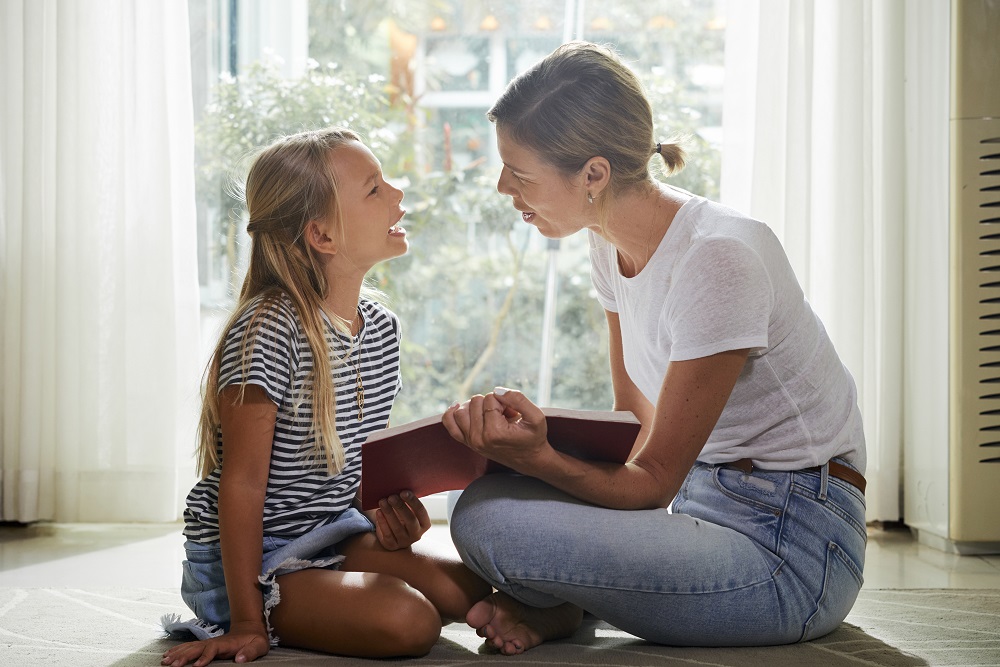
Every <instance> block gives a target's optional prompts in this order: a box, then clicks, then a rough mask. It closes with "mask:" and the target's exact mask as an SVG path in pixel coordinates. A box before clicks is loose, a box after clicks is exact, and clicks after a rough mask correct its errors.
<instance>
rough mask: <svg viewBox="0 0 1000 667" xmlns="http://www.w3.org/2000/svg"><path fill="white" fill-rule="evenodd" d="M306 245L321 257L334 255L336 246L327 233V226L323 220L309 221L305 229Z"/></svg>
mask: <svg viewBox="0 0 1000 667" xmlns="http://www.w3.org/2000/svg"><path fill="white" fill-rule="evenodd" d="M304 234H305V239H306V243H308V244H309V246H310V247H311V248H312V249H313V250H315V251H316V252H318V253H320V254H321V255H336V254H337V244H336V243H335V242H334V241H333V239H332V238H331V237H330V234H329V233H328V225H327V224H326V221H325V220H322V219H317V220H310V221H309V222H307V223H306V228H305V232H304Z"/></svg>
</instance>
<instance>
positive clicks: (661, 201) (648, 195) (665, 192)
mask: <svg viewBox="0 0 1000 667" xmlns="http://www.w3.org/2000/svg"><path fill="white" fill-rule="evenodd" d="M689 198H690V197H688V196H687V195H685V194H683V193H682V192H679V191H676V190H674V189H672V188H669V187H667V186H665V185H662V184H660V183H657V182H655V181H654V182H649V183H646V184H643V185H642V186H640V187H638V188H635V189H634V190H633V191H631V192H629V193H627V194H625V195H623V196H622V197H621V199H620V200H618V201H617V202H616V203H615V204H614V207H613V209H612V210H611V212H610V215H609V216H608V220H607V222H606V223H605V227H604V230H603V232H601V231H598V234H601V236H603V237H604V238H605V239H606V240H607V241H608V242H609V243H611V244H612V245H613V246H615V248H616V249H617V250H618V269H619V270H620V271H621V273H622V275H623V276H625V277H626V278H632V277H634V276H636V275H638V274H639V273H640V272H641V271H642V270H643V268H645V266H646V264H648V263H649V260H650V258H651V257H652V256H653V253H654V252H656V249H657V248H658V247H659V246H660V242H661V241H662V240H663V236H664V235H665V234H666V233H667V229H668V228H669V227H670V223H671V222H673V219H674V215H676V214H677V211H678V210H680V207H681V206H683V205H684V202H686V201H687V200H688V199H689Z"/></svg>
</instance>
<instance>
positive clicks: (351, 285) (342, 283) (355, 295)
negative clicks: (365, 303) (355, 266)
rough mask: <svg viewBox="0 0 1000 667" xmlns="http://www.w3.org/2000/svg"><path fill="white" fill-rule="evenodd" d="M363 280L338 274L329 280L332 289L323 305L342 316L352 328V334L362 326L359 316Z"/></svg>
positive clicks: (329, 312) (332, 312)
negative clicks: (351, 278)
mask: <svg viewBox="0 0 1000 667" xmlns="http://www.w3.org/2000/svg"><path fill="white" fill-rule="evenodd" d="M362 280H363V276H362V279H358V280H356V281H354V280H350V279H348V278H346V277H345V276H337V278H336V280H329V277H328V282H327V284H328V285H330V291H329V292H328V293H327V295H326V298H324V299H323V307H324V308H325V309H326V311H327V313H328V314H330V315H333V316H335V317H338V318H340V320H342V321H343V322H346V323H347V324H348V326H350V328H351V335H352V336H353V335H356V334H357V333H358V330H359V329H360V327H361V318H360V317H359V316H358V304H359V303H360V299H361V283H362Z"/></svg>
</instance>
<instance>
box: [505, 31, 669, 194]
mask: <svg viewBox="0 0 1000 667" xmlns="http://www.w3.org/2000/svg"><path fill="white" fill-rule="evenodd" d="M486 115H487V117H488V118H489V119H490V120H491V121H492V122H493V123H496V126H497V128H498V129H501V130H503V131H504V132H505V133H506V135H507V136H509V137H510V138H511V139H513V140H514V141H516V142H517V143H518V144H521V145H523V146H526V147H528V148H530V149H532V150H534V151H535V152H536V153H537V154H538V156H539V157H540V158H541V159H542V160H544V161H545V162H547V163H548V164H551V165H552V166H553V167H555V168H556V169H558V170H559V171H560V172H561V173H563V174H564V175H567V176H568V175H571V174H575V173H577V172H579V171H580V170H581V169H582V168H583V167H584V165H585V164H586V163H587V160H589V159H590V158H592V157H596V156H601V157H604V158H606V159H607V160H608V162H609V163H610V164H611V183H610V190H611V194H612V195H614V194H615V193H618V192H623V191H625V190H627V189H629V188H631V187H633V186H635V185H637V184H639V183H642V182H645V181H648V180H650V174H649V159H650V158H651V157H652V156H653V154H654V153H659V154H660V155H661V156H662V157H663V161H664V163H665V167H666V171H667V174H672V173H675V172H677V171H680V170H681V169H682V168H683V167H684V150H683V149H682V148H681V147H680V145H679V144H677V143H657V142H656V141H655V140H654V138H653V112H652V109H651V108H650V105H649V100H648V99H646V94H645V92H644V91H643V88H642V84H641V83H640V82H639V79H638V78H637V77H636V76H635V74H634V73H633V72H632V70H630V69H629V68H628V67H627V66H626V65H625V63H624V62H622V60H621V58H619V56H618V55H617V54H616V53H615V52H614V51H612V50H611V49H610V48H608V47H605V46H600V45H597V44H591V43H589V42H569V43H567V44H563V45H562V46H560V47H559V48H557V49H556V50H555V51H553V52H552V53H550V54H549V55H548V56H546V57H545V58H544V59H542V60H541V61H540V62H538V63H536V64H535V65H534V66H532V67H531V68H530V69H528V70H527V71H526V72H524V73H523V74H521V75H520V76H518V77H517V78H515V79H514V80H513V81H511V82H510V84H509V85H508V86H507V89H506V90H504V92H503V94H502V95H501V96H500V98H499V99H498V100H497V101H496V103H494V105H493V108H491V109H490V110H489V112H487V114H486Z"/></svg>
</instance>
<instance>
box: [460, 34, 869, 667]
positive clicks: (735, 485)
mask: <svg viewBox="0 0 1000 667" xmlns="http://www.w3.org/2000/svg"><path fill="white" fill-rule="evenodd" d="M489 118H490V119H491V120H492V121H493V122H494V123H495V125H496V132H497V142H498V150H499V153H500V156H501V158H502V160H503V164H504V166H503V171H502V173H501V176H500V180H499V183H498V185H497V189H498V190H499V191H500V192H501V193H502V194H505V195H509V196H510V197H511V198H512V200H513V205H514V207H515V208H516V209H518V210H519V211H521V214H522V217H523V219H524V221H525V222H527V223H528V224H531V225H534V226H535V227H537V228H538V230H539V231H540V232H541V233H542V234H543V235H545V236H547V237H550V238H561V237H565V236H568V235H570V234H573V233H575V232H578V231H580V230H583V229H586V230H587V233H588V235H589V237H590V246H591V262H592V275H593V281H594V285H595V287H596V290H597V294H598V299H599V300H600V302H601V304H602V305H603V306H604V308H605V309H606V313H607V322H608V330H609V334H610V348H611V350H610V357H611V374H612V380H613V385H614V396H615V408H616V409H618V410H630V411H632V412H633V413H634V414H635V415H636V417H638V419H639V421H640V422H641V423H642V430H641V432H640V434H639V437H638V439H637V440H636V443H635V445H634V448H633V450H632V456H631V459H630V460H629V462H628V463H627V464H625V465H623V466H612V465H607V464H601V463H593V462H585V461H581V460H578V459H574V458H572V457H569V456H566V455H563V454H561V453H559V452H557V451H555V450H554V449H553V448H552V447H551V446H550V445H549V444H548V442H547V441H546V438H545V434H546V430H545V420H544V417H542V415H541V413H540V411H539V410H538V408H537V407H536V406H534V405H533V404H532V403H531V402H530V401H529V400H528V399H527V398H525V397H524V396H523V395H522V394H520V393H519V392H516V391H511V390H504V389H501V388H498V389H497V390H495V391H494V392H493V393H491V394H488V395H486V396H474V397H473V398H472V399H471V400H469V401H467V402H466V403H465V404H463V405H458V404H456V405H454V406H452V408H450V409H449V410H448V411H447V413H446V414H445V418H444V422H445V425H446V427H447V428H448V430H449V432H450V433H451V434H452V436H454V437H455V438H456V439H459V440H461V441H463V442H465V443H466V444H467V445H468V446H469V447H471V448H473V449H475V450H477V451H479V452H481V453H483V454H485V455H486V456H488V457H490V458H492V459H494V460H497V461H499V462H500V463H503V464H505V465H507V466H508V467H510V468H511V469H513V470H514V471H516V472H517V473H521V474H520V475H490V476H487V477H484V478H482V479H480V480H477V482H476V483H475V484H473V485H471V486H470V487H469V488H468V489H467V490H466V491H465V493H464V494H463V495H462V497H461V498H460V500H459V502H458V504H457V506H456V507H455V510H454V514H453V516H452V536H453V538H454V540H455V542H456V545H457V546H458V549H459V552H460V554H461V555H462V558H463V560H464V561H465V563H466V564H467V565H468V566H469V567H470V568H471V569H472V570H473V571H475V572H476V573H478V574H479V575H480V576H482V577H483V578H485V579H486V580H487V581H489V582H491V583H492V584H493V586H494V587H495V588H496V589H497V592H496V593H494V594H493V595H491V596H489V597H487V598H486V599H484V600H483V601H481V602H479V603H477V604H476V605H474V606H473V607H472V609H471V610H470V611H469V613H468V615H467V616H466V620H467V622H468V623H469V624H470V625H472V626H473V627H476V628H477V629H478V632H479V634H480V635H481V636H483V637H485V638H486V640H487V642H488V643H490V644H492V645H493V646H495V647H496V648H498V649H500V650H501V651H502V652H503V653H505V654H514V653H520V652H522V651H524V650H527V649H529V648H531V647H532V646H535V645H537V644H539V643H541V642H543V641H546V640H549V639H555V638H559V637H565V636H568V635H570V634H572V633H573V632H574V631H575V629H576V628H577V627H578V625H579V623H580V620H581V617H582V612H583V611H587V612H590V613H592V614H593V615H595V616H597V617H598V618H600V619H603V620H605V621H607V622H609V623H611V624H613V625H615V626H617V627H619V628H621V629H623V630H625V631H627V632H630V633H632V634H635V635H637V636H639V637H642V638H644V639H647V640H649V641H653V642H657V643H663V644H671V645H697V646H749V645H768V644H783V643H792V642H798V641H804V640H809V639H813V638H816V637H819V636H822V635H824V634H826V633H828V632H830V631H831V630H833V629H834V628H836V627H837V625H838V624H839V623H840V622H841V621H842V620H843V619H844V617H845V616H846V615H847V613H848V612H849V611H850V608H851V606H852V605H853V603H854V600H855V598H856V597H857V594H858V591H859V590H860V587H861V583H862V568H863V564H864V549H865V542H866V533H865V503H864V484H865V482H864V477H863V476H862V474H863V472H864V469H865V443H864V435H863V432H862V424H861V416H860V413H859V410H858V405H857V390H856V388H855V384H854V381H853V379H852V378H851V376H850V374H849V372H848V371H847V370H846V369H845V368H844V366H843V364H842V363H841V361H840V359H839V358H838V356H837V353H836V351H835V350H834V347H833V345H832V343H831V342H830V339H829V337H828V336H827V334H826V331H825V330H824V328H823V325H822V323H821V322H820V321H819V319H818V318H817V316H816V315H815V313H813V311H812V310H811V309H810V307H809V304H808V303H807V302H806V300H805V298H804V296H803V293H802V290H801V288H800V287H799V285H798V283H797V281H796V278H795V275H794V273H793V271H792V269H791V266H790V265H789V263H788V260H787V258H786V256H785V254H784V251H783V250H782V248H781V245H780V243H779V242H778V240H777V239H776V238H775V236H774V235H773V234H772V233H771V231H770V230H769V229H768V228H767V227H766V226H765V225H764V224H761V223H760V222H757V221H754V220H752V219H749V218H747V217H746V216H744V215H741V214H740V213H738V212H736V211H734V210H731V209H729V208H726V207H724V206H721V205H719V204H717V203H714V202H711V201H707V200H705V199H703V198H701V197H698V196H696V195H693V194H691V193H689V192H685V191H683V190H680V189H677V188H674V187H671V186H669V185H666V184H664V183H660V182H657V181H655V180H654V179H653V178H652V177H651V176H650V174H649V170H648V163H649V159H650V158H651V157H654V153H655V154H659V156H660V157H661V158H662V159H663V161H664V163H665V165H666V168H667V171H668V172H670V173H672V172H675V171H677V170H678V169H680V168H682V166H683V164H684V154H683V151H682V150H681V149H680V147H678V146H677V145H674V144H658V143H655V140H654V138H653V127H652V113H651V110H650V106H649V103H648V101H647V100H646V98H645V96H644V94H643V92H642V88H641V86H640V84H639V82H638V80H637V79H636V77H635V76H634V74H633V73H632V72H630V71H629V70H628V68H627V67H626V66H625V65H624V64H623V63H622V62H621V60H620V59H619V58H618V57H617V56H616V55H615V54H614V53H613V52H611V51H609V50H608V49H605V48H603V47H599V46H596V45H593V44H587V43H572V44H567V45H564V46H562V47H560V48H558V49H557V50H556V51H554V52H553V53H552V54H550V55H549V56H548V57H546V58H545V59H544V60H542V61H541V62H540V63H538V64H537V65H536V66H534V67H533V68H531V69H530V70H529V71H527V72H525V73H524V74H523V75H521V76H520V77H518V78H516V79H515V80H514V81H512V82H511V84H510V85H509V86H508V88H507V90H506V91H505V92H504V94H503V95H502V96H501V97H500V99H499V100H498V101H497V103H496V104H495V105H494V107H493V108H492V109H491V110H490V112H489ZM668 505H670V506H671V509H670V510H668V509H667V506H668Z"/></svg>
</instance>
